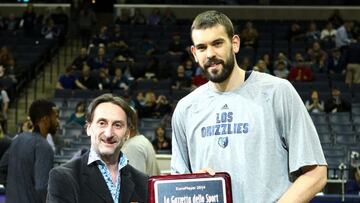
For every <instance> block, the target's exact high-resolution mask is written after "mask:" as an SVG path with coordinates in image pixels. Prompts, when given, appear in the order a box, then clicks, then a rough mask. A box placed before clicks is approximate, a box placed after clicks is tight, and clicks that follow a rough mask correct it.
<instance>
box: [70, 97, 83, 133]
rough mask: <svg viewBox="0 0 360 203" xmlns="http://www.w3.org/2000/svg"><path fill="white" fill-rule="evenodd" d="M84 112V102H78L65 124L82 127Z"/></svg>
mask: <svg viewBox="0 0 360 203" xmlns="http://www.w3.org/2000/svg"><path fill="white" fill-rule="evenodd" d="M85 110H86V106H85V102H84V101H80V102H78V103H77V104H76V106H75V112H74V113H72V114H71V115H70V118H69V119H68V120H67V121H66V124H70V123H74V124H77V125H80V126H81V127H84V126H85V123H86V118H85Z"/></svg>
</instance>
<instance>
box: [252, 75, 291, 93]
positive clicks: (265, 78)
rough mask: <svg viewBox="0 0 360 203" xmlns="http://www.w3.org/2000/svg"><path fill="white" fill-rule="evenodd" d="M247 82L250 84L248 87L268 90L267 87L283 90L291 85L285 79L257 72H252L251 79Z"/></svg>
mask: <svg viewBox="0 0 360 203" xmlns="http://www.w3.org/2000/svg"><path fill="white" fill-rule="evenodd" d="M249 81H250V83H251V84H250V85H251V86H254V88H265V89H268V88H269V86H271V87H273V88H284V87H288V86H291V83H290V82H289V81H288V80H286V79H283V78H279V77H276V76H273V75H270V74H268V73H260V72H257V71H253V72H252V79H251V80H249Z"/></svg>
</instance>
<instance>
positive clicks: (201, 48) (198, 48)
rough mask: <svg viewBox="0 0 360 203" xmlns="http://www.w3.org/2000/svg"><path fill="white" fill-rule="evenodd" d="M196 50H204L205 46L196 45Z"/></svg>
mask: <svg viewBox="0 0 360 203" xmlns="http://www.w3.org/2000/svg"><path fill="white" fill-rule="evenodd" d="M196 49H197V50H198V51H204V50H205V47H197V48H196Z"/></svg>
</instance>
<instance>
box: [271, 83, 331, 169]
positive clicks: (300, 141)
mask: <svg viewBox="0 0 360 203" xmlns="http://www.w3.org/2000/svg"><path fill="white" fill-rule="evenodd" d="M275 94H276V97H275V98H276V102H275V109H277V111H276V120H277V128H278V129H279V130H280V135H281V139H282V140H283V141H284V144H285V147H286V149H287V150H288V155H289V163H288V164H289V170H290V173H294V172H296V171H298V170H299V169H300V168H301V167H304V166H309V165H326V161H325V157H324V154H323V151H322V148H321V144H320V140H319V137H318V134H317V132H316V129H315V126H314V124H313V122H312V120H311V117H310V115H309V113H308V112H307V109H306V108H305V106H304V103H303V102H302V100H301V98H300V96H299V95H298V94H297V92H296V90H295V88H294V87H293V86H292V85H291V84H290V83H289V82H288V81H285V85H279V87H278V89H277V90H276V93H275Z"/></svg>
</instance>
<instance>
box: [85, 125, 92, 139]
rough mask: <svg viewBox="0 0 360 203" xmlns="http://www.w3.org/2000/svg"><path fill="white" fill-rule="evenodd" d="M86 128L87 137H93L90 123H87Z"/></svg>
mask: <svg viewBox="0 0 360 203" xmlns="http://www.w3.org/2000/svg"><path fill="white" fill-rule="evenodd" d="M85 128H86V135H87V136H91V131H90V130H91V129H90V124H89V123H88V122H86V124H85Z"/></svg>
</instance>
